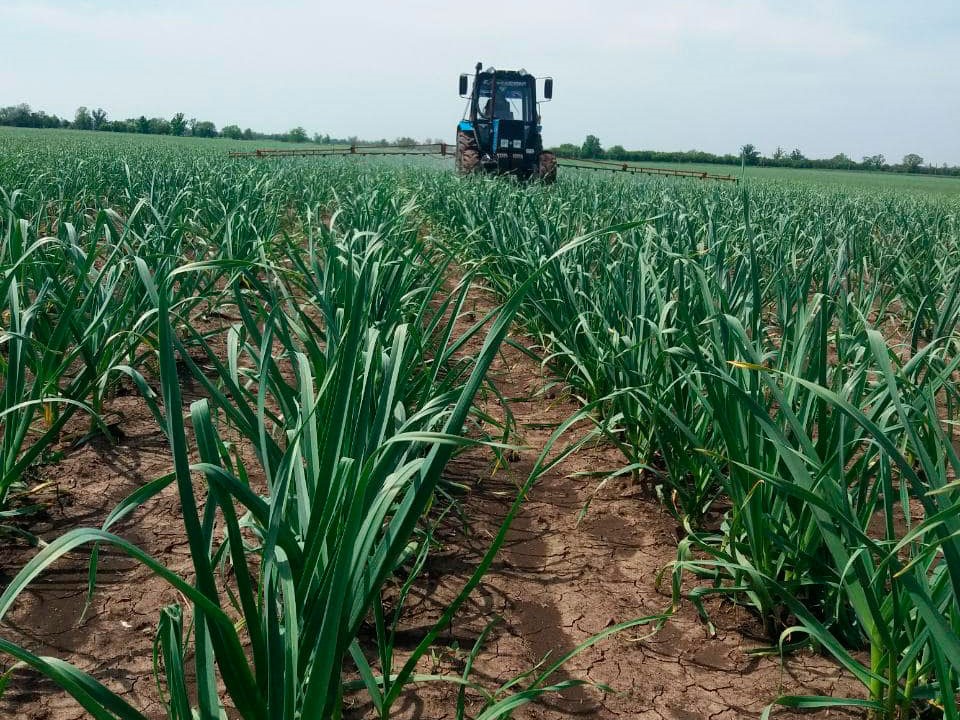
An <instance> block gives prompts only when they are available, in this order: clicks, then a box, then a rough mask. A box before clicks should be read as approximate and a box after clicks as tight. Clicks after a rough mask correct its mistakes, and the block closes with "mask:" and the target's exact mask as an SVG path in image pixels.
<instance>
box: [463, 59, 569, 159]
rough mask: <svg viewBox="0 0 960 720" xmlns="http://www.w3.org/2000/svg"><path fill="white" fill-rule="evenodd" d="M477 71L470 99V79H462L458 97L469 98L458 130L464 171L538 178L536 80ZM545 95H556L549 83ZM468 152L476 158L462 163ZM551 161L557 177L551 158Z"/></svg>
mask: <svg viewBox="0 0 960 720" xmlns="http://www.w3.org/2000/svg"><path fill="white" fill-rule="evenodd" d="M476 70H477V72H476V74H475V75H474V76H473V87H472V88H471V89H470V93H469V96H468V95H467V89H468V85H469V79H468V78H469V76H467V75H461V76H460V95H461V97H468V99H469V102H468V104H467V110H466V112H465V114H464V118H463V120H461V121H460V124H459V125H458V126H457V149H458V160H459V161H460V162H459V167H460V168H461V172H463V173H469V172H473V171H474V170H475V169H480V168H482V169H485V170H488V171H491V172H496V173H503V174H507V173H509V174H514V175H518V176H520V177H522V178H528V177H532V176H540V175H541V168H540V165H541V156H542V155H543V154H544V152H543V141H542V139H541V136H540V116H539V113H538V111H537V79H536V78H535V77H534V76H533V75H530V74H529V73H528V72H527V71H525V70H495V69H494V68H487V69H486V70H484V69H483V67H482V65H481V64H480V63H477V68H476ZM543 94H544V99H547V100H549V99H550V98H551V96H552V95H553V80H552V79H551V78H547V79H546V80H545V81H544V93H543ZM465 150H470V151H473V152H475V154H476V156H475V157H474V156H473V155H470V156H469V157H465V158H460V157H459V155H460V154H462V151H465ZM547 160H548V162H549V163H550V168H549V170H550V171H551V172H552V176H555V175H556V169H555V161H554V160H553V157H552V155H550V156H549V157H548V158H547ZM464 161H465V162H466V166H464Z"/></svg>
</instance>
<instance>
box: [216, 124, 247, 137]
mask: <svg viewBox="0 0 960 720" xmlns="http://www.w3.org/2000/svg"><path fill="white" fill-rule="evenodd" d="M220 137H225V138H230V139H231V140H241V139H243V130H241V129H240V126H239V125H224V126H223V128H222V129H221V130H220Z"/></svg>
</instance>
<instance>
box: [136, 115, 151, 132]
mask: <svg viewBox="0 0 960 720" xmlns="http://www.w3.org/2000/svg"><path fill="white" fill-rule="evenodd" d="M137 132H138V133H141V134H143V135H146V134H147V133H149V132H150V121H149V120H147V117H146V115H141V116H140V117H138V118H137Z"/></svg>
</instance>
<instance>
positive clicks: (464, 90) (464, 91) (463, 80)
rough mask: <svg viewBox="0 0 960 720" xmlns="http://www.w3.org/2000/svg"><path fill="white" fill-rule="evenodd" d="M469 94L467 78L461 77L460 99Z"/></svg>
mask: <svg viewBox="0 0 960 720" xmlns="http://www.w3.org/2000/svg"><path fill="white" fill-rule="evenodd" d="M466 94H467V76H466V75H461V76H460V97H465V96H466Z"/></svg>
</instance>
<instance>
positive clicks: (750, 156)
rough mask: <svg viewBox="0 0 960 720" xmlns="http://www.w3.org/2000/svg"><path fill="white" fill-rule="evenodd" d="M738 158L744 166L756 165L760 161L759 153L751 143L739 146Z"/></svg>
mask: <svg viewBox="0 0 960 720" xmlns="http://www.w3.org/2000/svg"><path fill="white" fill-rule="evenodd" d="M740 157H741V158H742V160H743V162H744V163H745V164H746V165H756V164H757V163H758V162H759V161H760V151H759V150H757V148H756V147H754V146H753V144H751V143H747V144H746V145H743V146H741V148H740Z"/></svg>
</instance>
